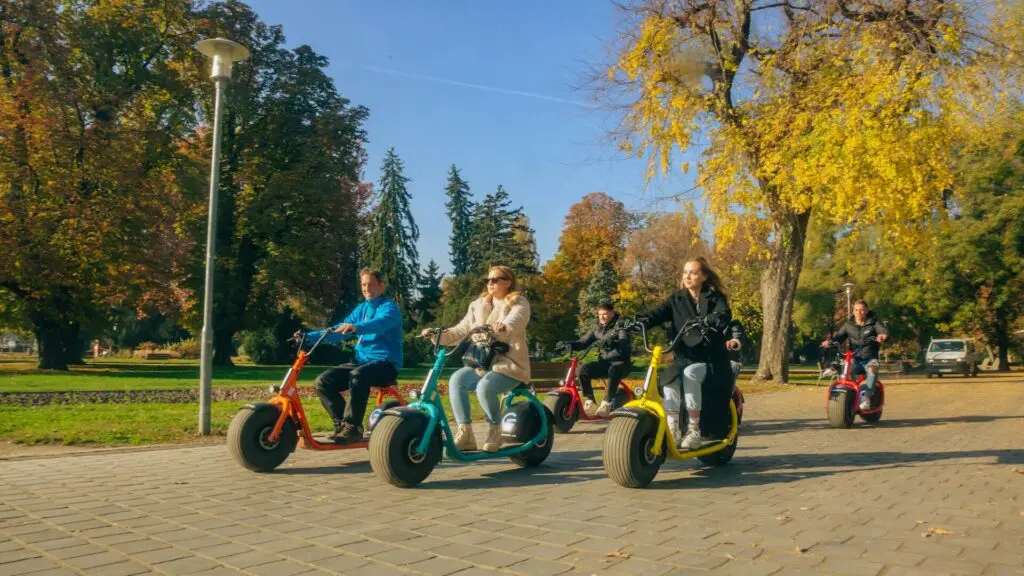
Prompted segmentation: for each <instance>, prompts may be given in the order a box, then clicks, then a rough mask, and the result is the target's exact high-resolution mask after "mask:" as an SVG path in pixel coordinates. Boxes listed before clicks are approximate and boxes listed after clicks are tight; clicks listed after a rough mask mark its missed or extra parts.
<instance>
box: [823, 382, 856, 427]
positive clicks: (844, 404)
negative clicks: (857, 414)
mask: <svg viewBox="0 0 1024 576" xmlns="http://www.w3.org/2000/svg"><path fill="white" fill-rule="evenodd" d="M854 396H855V395H854V394H852V393H851V392H850V390H849V389H847V388H839V389H835V390H833V391H832V394H831V395H830V396H829V399H828V423H829V424H831V425H832V427H833V428H849V427H851V426H853V417H854V408H855V407H854V405H853V402H854Z"/></svg>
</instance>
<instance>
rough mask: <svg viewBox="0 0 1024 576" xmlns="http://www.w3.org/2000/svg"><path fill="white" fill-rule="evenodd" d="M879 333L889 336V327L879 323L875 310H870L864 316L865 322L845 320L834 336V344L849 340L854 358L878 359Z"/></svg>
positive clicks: (851, 319)
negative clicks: (858, 322)
mask: <svg viewBox="0 0 1024 576" xmlns="http://www.w3.org/2000/svg"><path fill="white" fill-rule="evenodd" d="M879 334H885V335H886V336H888V335H889V329H888V328H886V327H885V326H882V325H881V324H879V323H878V318H877V317H876V316H875V313H874V312H868V315H867V317H866V318H864V324H857V322H856V320H854V319H853V318H850V319H848V320H847V321H846V322H844V323H843V325H842V326H840V328H839V331H838V332H836V333H835V335H834V336H832V345H833V346H838V345H839V344H842V343H843V342H844V341H845V340H849V341H850V349H851V350H853V356H854V358H860V359H861V360H878V342H877V341H876V340H875V338H877V337H878V335H879Z"/></svg>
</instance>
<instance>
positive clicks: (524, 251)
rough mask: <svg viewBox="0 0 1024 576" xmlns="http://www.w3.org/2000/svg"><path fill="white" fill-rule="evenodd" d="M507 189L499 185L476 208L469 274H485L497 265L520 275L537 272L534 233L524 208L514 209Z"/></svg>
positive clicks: (470, 240) (470, 241) (471, 238)
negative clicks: (506, 267) (507, 267)
mask: <svg viewBox="0 0 1024 576" xmlns="http://www.w3.org/2000/svg"><path fill="white" fill-rule="evenodd" d="M511 206H512V200H511V198H510V197H509V194H508V192H506V191H505V188H504V187H502V186H500V185H499V186H498V189H497V190H496V191H495V192H494V193H493V194H488V195H487V196H485V197H484V199H483V200H482V201H481V202H480V203H479V204H476V205H475V206H474V207H473V217H472V219H471V226H470V230H471V234H470V238H469V264H470V265H469V271H470V272H471V273H476V274H483V273H484V272H486V271H487V268H488V267H490V266H493V265H499V264H500V265H504V266H509V267H510V268H512V269H513V270H515V271H516V273H517V274H519V275H524V276H527V275H532V274H536V273H537V248H536V241H535V240H534V238H533V230H532V229H531V228H530V224H529V220H528V219H527V218H526V215H525V214H524V213H523V209H522V207H519V208H515V209H513V208H512V207H511Z"/></svg>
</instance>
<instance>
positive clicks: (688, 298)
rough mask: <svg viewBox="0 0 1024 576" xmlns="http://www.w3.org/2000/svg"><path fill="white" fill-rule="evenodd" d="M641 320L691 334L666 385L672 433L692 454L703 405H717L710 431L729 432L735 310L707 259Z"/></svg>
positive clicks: (690, 265) (691, 265)
mask: <svg viewBox="0 0 1024 576" xmlns="http://www.w3.org/2000/svg"><path fill="white" fill-rule="evenodd" d="M637 319H638V321H640V322H642V323H643V324H644V326H645V328H650V327H652V326H658V325H660V324H664V323H666V322H671V324H672V328H671V332H670V336H672V337H675V335H676V334H678V333H679V332H680V331H683V330H685V332H686V333H684V334H683V336H682V337H680V338H679V339H678V340H676V344H675V346H674V347H673V349H672V352H673V353H674V354H675V359H674V360H673V364H672V366H671V368H670V370H669V373H672V374H674V375H675V377H673V378H669V379H668V380H667V381H666V382H665V386H664V390H665V392H664V394H665V413H666V416H667V417H668V425H669V430H670V431H671V432H672V435H673V437H674V438H676V439H677V442H678V444H679V446H680V447H681V448H684V449H686V450H694V449H696V448H699V447H700V445H701V412H702V409H703V408H704V406H703V405H704V404H705V403H708V404H711V406H709V407H708V408H710V409H711V410H712V414H711V416H712V417H713V418H712V420H713V421H712V422H710V423H709V424H712V426H705V429H706V430H709V431H710V432H711V433H712V435H716V436H717V435H720V434H721V433H722V432H723V430H722V422H723V418H722V416H723V411H722V407H723V405H724V415H725V416H726V417H727V416H728V410H729V408H728V406H729V404H728V398H729V396H730V395H731V394H732V387H733V386H734V384H735V381H734V378H733V374H732V370H731V367H730V365H729V353H728V350H727V349H726V341H727V340H728V339H729V338H730V335H729V334H730V332H729V327H730V324H731V322H732V311H731V310H730V309H729V301H728V299H727V297H726V294H725V289H724V286H723V285H722V281H721V279H719V277H718V274H716V273H715V271H714V270H713V269H712V268H711V265H710V264H709V263H708V261H707V260H706V259H705V258H703V257H700V258H695V259H693V260H690V261H688V262H686V264H685V265H684V267H683V278H682V288H681V289H680V290H677V291H676V292H675V293H673V294H672V295H671V296H669V297H668V299H667V300H665V302H664V303H662V304H661V306H658V307H657V308H655V309H654V310H652V311H650V312H648V313H647V314H642V315H640V316H639V317H638V318H637ZM680 388H681V390H680ZM705 392H709V394H705ZM723 398H724V404H723V402H722V399H723ZM681 400H685V403H686V412H687V417H688V418H687V419H688V430H687V433H686V435H685V436H682V434H681V431H680V428H679V410H680V408H681V406H682V402H681ZM709 400H710V401H711V402H708V401H709ZM725 421H726V422H727V420H725ZM726 431H727V430H726ZM681 436H682V437H681ZM680 437H681V438H680Z"/></svg>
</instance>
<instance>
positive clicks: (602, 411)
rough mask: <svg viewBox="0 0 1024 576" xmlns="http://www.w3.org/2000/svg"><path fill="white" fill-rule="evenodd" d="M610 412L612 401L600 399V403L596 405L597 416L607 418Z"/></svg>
mask: <svg viewBox="0 0 1024 576" xmlns="http://www.w3.org/2000/svg"><path fill="white" fill-rule="evenodd" d="M611 413H612V403H611V402H609V401H607V400H602V401H601V405H600V406H598V407H597V416H599V417H601V418H607V417H608V416H609V415H611Z"/></svg>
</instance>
